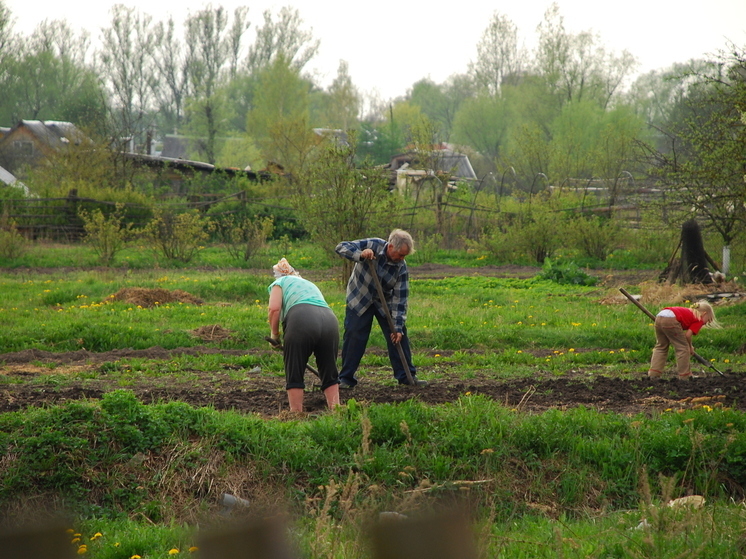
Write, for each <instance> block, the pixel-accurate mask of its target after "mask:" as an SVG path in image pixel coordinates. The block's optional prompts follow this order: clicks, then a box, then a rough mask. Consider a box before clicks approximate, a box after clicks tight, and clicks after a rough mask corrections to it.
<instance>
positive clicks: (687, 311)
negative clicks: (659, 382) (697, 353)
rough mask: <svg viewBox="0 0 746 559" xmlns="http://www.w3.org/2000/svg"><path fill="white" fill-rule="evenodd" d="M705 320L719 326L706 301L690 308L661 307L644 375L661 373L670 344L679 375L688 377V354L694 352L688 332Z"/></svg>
mask: <svg viewBox="0 0 746 559" xmlns="http://www.w3.org/2000/svg"><path fill="white" fill-rule="evenodd" d="M708 324H709V325H710V326H712V327H715V328H717V327H719V326H720V325H719V324H718V323H717V321H716V320H715V312H714V311H713V310H712V306H711V305H710V304H709V303H705V302H700V303H695V304H694V305H692V308H687V307H666V308H665V309H663V310H661V311H660V312H659V313H658V315H657V316H656V317H655V340H656V344H655V347H654V348H653V356H652V357H651V359H650V369H649V370H648V377H650V378H660V377H661V375H662V374H663V369H664V368H665V367H666V361H667V360H668V348H669V346H673V348H674V353H675V355H676V369H677V370H678V373H679V379H681V380H689V379H691V378H692V371H691V369H690V366H689V358H690V356H691V355H692V354H693V353H694V346H693V345H692V336H695V335H697V333H699V331H700V329H701V328H702V327H703V326H705V325H708Z"/></svg>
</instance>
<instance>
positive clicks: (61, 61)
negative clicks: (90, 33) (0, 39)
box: [0, 21, 105, 127]
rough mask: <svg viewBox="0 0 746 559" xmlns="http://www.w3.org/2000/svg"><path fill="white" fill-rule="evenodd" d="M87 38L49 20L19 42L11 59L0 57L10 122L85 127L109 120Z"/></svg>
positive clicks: (1, 107)
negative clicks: (59, 122) (56, 122)
mask: <svg viewBox="0 0 746 559" xmlns="http://www.w3.org/2000/svg"><path fill="white" fill-rule="evenodd" d="M87 51H88V38H87V36H86V35H85V34H83V35H80V36H76V35H75V34H74V32H73V31H72V29H70V27H69V25H68V24H67V23H65V22H61V21H51V22H50V21H44V22H42V23H41V24H40V25H39V26H38V27H37V28H36V29H35V30H34V31H33V33H32V34H31V35H30V36H29V37H27V38H24V39H20V38H19V39H18V41H17V43H16V44H15V46H14V49H13V52H12V55H11V54H8V56H6V57H5V58H2V55H1V54H0V59H2V60H3V63H1V64H0V66H1V67H2V69H0V80H3V81H4V83H5V87H3V92H4V95H3V99H2V100H0V114H2V113H4V114H5V115H6V116H5V117H4V118H5V119H7V120H6V121H5V122H7V123H8V124H15V123H16V122H17V121H19V120H20V119H22V118H23V119H29V120H67V121H71V122H74V123H75V124H77V125H78V126H80V127H91V126H94V125H99V124H100V123H101V122H102V120H103V119H104V116H105V105H104V99H105V97H104V92H103V88H102V86H101V84H100V82H99V79H98V76H97V75H96V74H95V73H94V71H93V69H92V68H91V67H90V65H89V64H88V63H87V61H86V58H87Z"/></svg>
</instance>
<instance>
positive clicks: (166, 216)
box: [143, 210, 213, 263]
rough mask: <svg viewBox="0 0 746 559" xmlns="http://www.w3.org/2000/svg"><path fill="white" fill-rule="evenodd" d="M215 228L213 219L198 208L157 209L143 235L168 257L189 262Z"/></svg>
mask: <svg viewBox="0 0 746 559" xmlns="http://www.w3.org/2000/svg"><path fill="white" fill-rule="evenodd" d="M212 228H213V223H212V221H210V220H209V219H207V218H203V217H201V216H200V215H199V212H197V211H196V210H195V211H191V212H185V213H180V214H174V213H166V212H164V211H163V210H157V211H156V212H155V215H154V217H153V220H152V221H150V223H148V224H147V225H146V226H145V228H144V229H143V236H144V237H145V239H147V240H148V241H149V242H151V243H152V245H153V247H154V249H155V251H156V252H157V253H160V254H161V255H162V256H164V257H165V258H167V259H168V260H178V261H180V262H184V263H187V262H190V261H191V260H192V258H194V255H195V254H196V253H197V251H199V250H201V249H202V248H203V246H202V245H203V244H204V243H205V242H207V239H208V238H209V231H210V230H211V229H212Z"/></svg>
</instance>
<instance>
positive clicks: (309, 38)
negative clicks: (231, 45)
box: [246, 6, 319, 74]
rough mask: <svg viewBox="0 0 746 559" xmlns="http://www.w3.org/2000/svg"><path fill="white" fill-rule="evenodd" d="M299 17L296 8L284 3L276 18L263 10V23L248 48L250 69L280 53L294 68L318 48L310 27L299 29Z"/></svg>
mask: <svg viewBox="0 0 746 559" xmlns="http://www.w3.org/2000/svg"><path fill="white" fill-rule="evenodd" d="M302 23H303V20H302V19H301V17H300V14H299V13H298V10H296V9H295V8H291V7H289V6H285V7H283V8H282V9H281V10H280V14H279V19H278V21H273V19H272V12H270V11H269V10H266V11H265V12H264V25H263V26H262V27H260V28H259V29H257V31H256V39H255V41H254V44H253V45H252V46H251V47H250V48H249V55H248V58H247V60H246V65H247V68H248V70H249V72H250V73H252V74H253V73H255V72H257V71H260V70H262V69H264V68H266V67H267V66H269V65H270V64H271V63H272V62H273V61H274V60H275V59H276V58H277V57H278V56H282V57H283V58H284V59H285V60H286V61H288V63H289V64H291V65H292V66H293V67H294V68H296V69H298V70H303V68H304V67H305V66H306V64H308V62H309V61H310V60H311V59H312V58H313V57H314V56H316V54H317V53H318V51H319V40H318V39H314V38H313V31H310V30H309V31H304V30H302V29H301V25H302Z"/></svg>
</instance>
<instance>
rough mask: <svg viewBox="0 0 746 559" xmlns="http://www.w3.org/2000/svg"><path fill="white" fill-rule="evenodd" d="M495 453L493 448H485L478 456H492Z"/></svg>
mask: <svg viewBox="0 0 746 559" xmlns="http://www.w3.org/2000/svg"><path fill="white" fill-rule="evenodd" d="M494 452H495V449H494V448H485V449H484V450H483V451H482V452H481V453H480V454H492V453H494Z"/></svg>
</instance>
